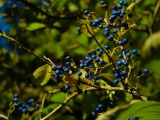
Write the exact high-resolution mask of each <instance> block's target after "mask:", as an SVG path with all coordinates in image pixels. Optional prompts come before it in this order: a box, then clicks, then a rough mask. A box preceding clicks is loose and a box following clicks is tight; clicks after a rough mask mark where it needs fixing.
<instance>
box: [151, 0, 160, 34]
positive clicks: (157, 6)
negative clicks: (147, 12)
mask: <svg viewBox="0 0 160 120" xmlns="http://www.w3.org/2000/svg"><path fill="white" fill-rule="evenodd" d="M159 8H160V0H158V2H157V5H156V8H155V10H154V13H153V19H152V23H151V24H150V26H149V32H150V34H152V27H153V25H154V22H155V19H156V16H157V14H158V11H159Z"/></svg>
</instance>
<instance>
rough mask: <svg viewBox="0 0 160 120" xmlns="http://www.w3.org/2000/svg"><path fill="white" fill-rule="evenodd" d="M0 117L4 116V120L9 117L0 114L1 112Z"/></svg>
mask: <svg viewBox="0 0 160 120" xmlns="http://www.w3.org/2000/svg"><path fill="white" fill-rule="evenodd" d="M0 118H4V119H6V120H9V118H8V117H7V116H5V115H2V114H0Z"/></svg>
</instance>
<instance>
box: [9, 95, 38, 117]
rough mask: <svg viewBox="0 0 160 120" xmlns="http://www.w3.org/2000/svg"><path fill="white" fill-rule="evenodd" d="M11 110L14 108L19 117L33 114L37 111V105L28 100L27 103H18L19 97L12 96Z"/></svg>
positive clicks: (32, 100)
mask: <svg viewBox="0 0 160 120" xmlns="http://www.w3.org/2000/svg"><path fill="white" fill-rule="evenodd" d="M10 107H11V108H12V107H15V110H17V111H18V112H19V113H20V114H21V115H22V114H29V115H31V114H33V113H34V112H35V111H36V110H38V109H39V104H36V103H35V101H34V99H28V101H27V103H22V102H20V101H19V95H18V94H14V98H13V99H12V103H11V106H10Z"/></svg>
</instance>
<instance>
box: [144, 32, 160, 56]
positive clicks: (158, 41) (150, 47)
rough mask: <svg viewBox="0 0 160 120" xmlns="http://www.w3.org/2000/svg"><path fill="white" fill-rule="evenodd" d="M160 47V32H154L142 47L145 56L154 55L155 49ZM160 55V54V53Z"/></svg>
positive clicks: (157, 49)
mask: <svg viewBox="0 0 160 120" xmlns="http://www.w3.org/2000/svg"><path fill="white" fill-rule="evenodd" d="M159 47H160V32H157V33H154V34H152V35H151V36H150V37H149V38H148V39H147V40H146V41H145V43H144V45H143V47H142V53H145V54H142V55H143V56H147V55H153V53H154V52H153V51H158V53H159ZM159 55H160V54H159Z"/></svg>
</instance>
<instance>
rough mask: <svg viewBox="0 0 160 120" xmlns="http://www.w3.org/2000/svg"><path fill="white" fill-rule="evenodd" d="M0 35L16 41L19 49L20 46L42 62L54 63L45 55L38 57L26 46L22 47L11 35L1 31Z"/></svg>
mask: <svg viewBox="0 0 160 120" xmlns="http://www.w3.org/2000/svg"><path fill="white" fill-rule="evenodd" d="M0 37H3V38H6V39H8V40H10V41H12V42H14V43H16V44H17V45H18V46H19V48H20V49H21V48H22V49H24V50H25V51H27V52H29V53H30V54H32V55H33V56H35V57H36V58H38V59H40V60H42V61H43V62H46V63H47V64H49V65H51V66H52V65H54V63H53V62H51V60H48V59H49V58H48V59H47V58H46V57H44V58H41V57H39V56H38V55H36V54H34V53H33V52H32V51H31V50H29V49H27V48H26V47H24V46H23V45H21V44H20V43H19V42H18V41H17V40H15V39H14V38H11V37H9V36H7V35H5V34H3V33H0Z"/></svg>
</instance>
